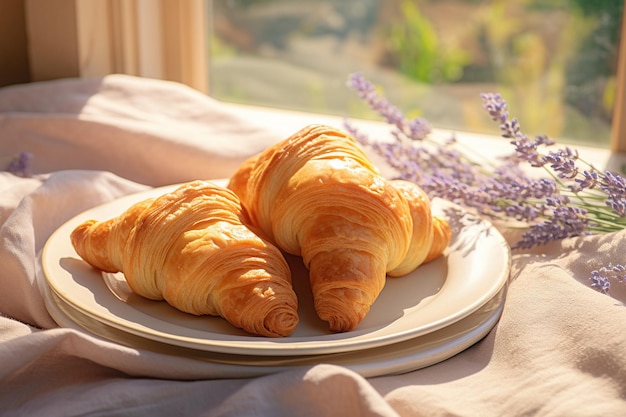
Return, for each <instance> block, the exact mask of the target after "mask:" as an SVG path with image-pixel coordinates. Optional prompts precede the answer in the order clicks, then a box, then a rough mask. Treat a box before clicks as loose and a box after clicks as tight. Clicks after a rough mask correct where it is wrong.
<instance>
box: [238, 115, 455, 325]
mask: <svg viewBox="0 0 626 417" xmlns="http://www.w3.org/2000/svg"><path fill="white" fill-rule="evenodd" d="M227 187H228V188H230V189H232V190H233V191H234V192H235V193H236V194H237V195H238V196H239V198H240V199H241V202H242V204H243V206H244V207H246V209H247V210H248V212H249V215H250V219H251V221H252V224H254V225H255V226H257V227H258V228H260V229H261V230H262V233H263V235H264V236H265V238H267V239H269V240H270V241H271V242H273V243H275V244H276V245H277V246H278V247H279V248H281V249H283V250H284V251H285V252H288V253H290V254H293V255H297V256H302V259H303V261H304V264H305V266H306V267H307V268H308V269H309V280H310V284H311V290H312V293H313V300H314V306H315V310H316V312H317V315H318V316H319V317H320V318H321V319H322V320H324V321H327V322H328V323H329V327H330V330H331V331H334V332H343V331H348V330H351V329H354V327H355V326H357V325H358V324H359V323H360V322H361V320H362V319H363V317H364V316H365V315H366V314H367V313H368V311H369V310H370V307H371V305H372V304H373V303H374V301H375V300H376V298H377V297H378V295H379V294H380V292H381V290H382V288H383V287H384V285H385V282H386V276H387V274H389V275H391V276H400V275H405V274H407V273H409V272H411V271H412V270H414V269H415V268H417V267H418V266H419V265H420V264H422V263H424V262H427V261H429V260H432V259H434V258H436V257H438V256H439V255H441V254H442V252H443V251H444V249H445V248H446V247H447V246H448V243H449V241H450V237H451V232H450V228H449V226H448V224H447V223H446V221H445V220H442V219H439V218H437V217H433V216H432V214H431V210H430V200H429V199H428V197H427V196H426V194H425V193H424V192H423V191H422V190H421V189H420V188H419V187H418V186H417V185H415V184H413V183H409V182H405V181H388V180H386V179H385V178H383V177H382V176H381V174H380V173H379V171H378V170H377V169H376V168H375V167H374V166H373V165H372V163H371V161H370V160H369V159H368V158H367V156H366V155H365V153H364V152H363V151H362V149H361V148H360V147H359V146H358V144H357V143H356V141H355V140H354V139H353V138H351V137H350V136H348V135H346V134H345V133H343V132H341V131H339V130H336V129H333V128H331V127H327V126H320V125H315V126H309V127H306V128H304V129H302V130H301V131H299V132H297V133H296V134H294V135H293V136H291V137H289V138H288V139H286V140H284V141H282V142H280V143H277V144H276V145H274V146H272V147H270V148H268V149H266V150H265V151H263V152H262V153H260V154H258V155H256V156H253V157H252V158H250V159H248V160H247V161H245V162H244V163H243V164H242V165H241V166H240V168H239V169H238V170H237V171H236V172H235V173H234V175H233V176H232V177H231V178H230V180H229V183H228V186H227Z"/></svg>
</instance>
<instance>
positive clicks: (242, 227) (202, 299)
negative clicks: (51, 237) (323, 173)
mask: <svg viewBox="0 0 626 417" xmlns="http://www.w3.org/2000/svg"><path fill="white" fill-rule="evenodd" d="M248 223H249V221H248V219H247V215H246V213H245V211H244V210H243V209H242V207H241V204H240V201H239V199H238V197H237V196H236V195H235V194H234V193H233V192H231V191H230V190H227V189H226V188H224V187H220V186H218V185H215V184H213V183H211V182H206V181H194V182H190V183H187V184H184V185H182V186H180V187H179V188H177V189H176V190H175V191H173V192H171V193H167V194H164V195H162V196H160V197H159V198H156V199H149V200H145V201H142V202H139V203H137V204H135V205H133V206H132V207H130V208H129V209H128V210H127V211H125V212H124V213H123V214H121V215H120V216H118V217H115V218H113V219H110V220H106V221H95V220H90V221H86V222H84V223H83V224H81V225H79V226H78V227H77V228H76V229H75V230H74V231H73V233H72V234H71V241H72V244H73V246H74V248H75V249H76V252H77V253H78V254H79V256H80V257H81V258H83V259H84V260H85V261H86V262H88V263H89V264H91V265H92V266H93V267H95V268H98V269H101V270H103V271H108V272H118V271H121V272H123V273H124V276H125V278H126V281H127V282H128V285H129V286H130V288H131V289H132V290H133V291H134V292H135V293H137V294H139V295H141V296H144V297H146V298H150V299H154V300H161V299H164V300H166V301H167V302H168V303H169V304H170V305H172V306H173V307H175V308H177V309H179V310H181V311H184V312H187V313H191V314H196V315H218V316H221V317H224V318H225V319H226V320H228V321H229V322H230V323H231V324H233V325H234V326H236V327H239V328H242V329H244V330H246V331H247V332H250V333H253V334H257V335H262V336H269V337H277V336H286V335H289V334H291V333H292V332H293V331H294V330H295V328H296V326H297V324H298V313H297V307H298V303H297V297H296V294H295V292H294V291H293V288H292V285H291V272H290V270H289V267H288V265H287V262H286V261H285V259H284V257H283V255H282V253H281V252H280V250H279V249H277V248H276V247H275V246H274V245H272V244H271V243H269V242H267V241H265V240H263V239H261V238H260V237H259V236H258V235H257V234H255V233H254V232H253V231H251V230H250V229H249V228H248V227H247V226H246V224H248Z"/></svg>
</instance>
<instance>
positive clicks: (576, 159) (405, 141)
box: [345, 73, 626, 248]
mask: <svg viewBox="0 0 626 417" xmlns="http://www.w3.org/2000/svg"><path fill="white" fill-rule="evenodd" d="M348 85H349V86H350V87H351V88H353V89H355V90H356V91H357V92H358V94H359V96H360V97H361V98H362V99H364V101H365V102H366V103H367V104H368V105H369V106H370V107H371V108H372V109H373V110H375V111H377V112H378V113H379V114H381V115H382V116H383V118H384V119H385V120H386V121H387V123H389V124H391V125H392V126H393V130H392V132H391V133H392V138H393V140H392V141H373V140H370V139H369V138H368V137H367V136H366V135H364V134H363V133H362V132H360V131H358V129H357V128H356V127H355V126H354V125H353V124H352V123H350V122H349V121H346V123H345V126H346V129H347V130H348V131H349V133H351V134H352V135H353V137H355V139H357V140H358V141H359V142H360V143H361V144H363V145H364V146H366V147H370V148H371V149H372V150H373V151H374V152H376V153H378V154H379V155H380V156H382V157H383V158H384V160H385V161H386V162H387V163H388V164H389V165H390V166H391V167H392V168H394V169H395V171H396V172H397V177H398V178H401V179H405V180H409V181H414V182H416V183H417V184H418V185H420V186H421V187H422V188H423V189H424V190H425V191H426V192H427V193H428V194H429V195H431V196H439V197H442V198H445V199H448V200H451V201H453V202H456V203H458V204H460V205H463V206H465V207H468V208H471V209H474V210H476V211H477V212H479V213H480V214H482V215H485V216H488V217H490V218H493V219H497V220H501V221H503V222H507V223H508V224H509V225H514V227H521V228H523V229H525V231H524V233H523V234H522V237H521V239H520V241H519V242H517V244H516V245H515V246H514V248H531V247H533V246H537V245H542V244H545V243H548V242H550V241H553V240H559V239H563V238H566V237H570V236H578V235H582V234H588V233H599V232H609V231H616V230H620V229H622V228H624V227H625V226H626V216H625V214H626V181H625V180H624V178H623V177H621V176H619V175H617V174H613V173H609V172H600V171H598V170H597V169H595V168H594V167H593V166H591V165H590V164H588V163H586V162H585V161H584V160H582V159H581V158H580V156H579V154H578V152H577V151H575V150H572V149H569V148H562V149H556V150H553V151H548V152H546V151H545V149H546V148H548V147H550V146H552V145H554V142H553V141H552V140H551V139H550V138H549V137H547V136H545V135H539V136H536V137H534V138H532V139H531V138H530V137H528V136H527V135H526V134H524V133H523V131H522V129H521V125H520V123H519V121H518V120H517V119H515V118H511V117H510V116H509V113H508V107H507V104H506V102H505V100H504V99H503V98H502V96H500V95H499V94H494V93H488V94H483V95H482V96H481V97H482V100H483V107H484V109H485V110H486V111H487V112H488V113H489V115H490V116H491V118H492V119H493V120H494V121H495V122H497V123H498V124H499V127H500V131H501V134H502V136H503V137H505V138H507V139H509V140H510V142H511V144H512V145H513V146H514V152H513V153H512V154H511V155H508V156H506V157H503V158H502V159H500V160H498V161H484V160H480V159H479V157H477V156H476V155H474V154H472V152H471V151H468V150H467V149H464V148H462V146H461V144H460V143H458V142H457V141H456V139H455V138H454V137H451V138H446V139H444V140H443V141H442V140H437V139H434V138H432V137H431V136H432V135H431V134H432V132H431V130H430V126H429V125H428V124H427V122H426V121H425V120H424V119H421V118H420V119H412V120H409V119H407V118H406V117H405V116H404V115H403V114H402V112H401V111H400V110H399V109H398V108H397V107H395V106H393V105H392V104H390V103H389V101H388V100H387V99H385V98H384V97H382V96H381V95H379V94H378V92H377V91H376V88H375V87H374V86H373V85H372V84H371V83H370V82H369V81H367V80H366V79H365V78H364V77H363V76H362V75H361V74H360V73H356V74H352V75H351V76H350V77H349V79H348ZM410 126H421V127H419V128H417V127H413V128H409V127H410ZM414 132H419V133H418V134H416V133H414ZM525 164H527V165H528V166H530V167H532V168H540V169H543V172H544V173H545V174H547V175H545V176H538V177H536V176H529V175H528V173H527V172H528V170H527V169H524V165H525Z"/></svg>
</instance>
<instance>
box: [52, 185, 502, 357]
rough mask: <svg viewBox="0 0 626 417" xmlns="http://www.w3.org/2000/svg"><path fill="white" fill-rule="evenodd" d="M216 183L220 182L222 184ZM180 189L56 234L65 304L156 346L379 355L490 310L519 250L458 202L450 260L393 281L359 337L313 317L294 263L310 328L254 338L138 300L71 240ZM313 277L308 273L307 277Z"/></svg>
mask: <svg viewBox="0 0 626 417" xmlns="http://www.w3.org/2000/svg"><path fill="white" fill-rule="evenodd" d="M216 183H220V182H219V181H216ZM175 187H176V186H169V187H163V188H157V189H153V190H150V191H146V192H142V193H139V194H135V195H131V196H127V197H124V198H121V199H119V200H115V201H113V202H110V203H107V204H104V205H102V206H98V207H95V208H92V209H90V210H87V211H86V212H84V213H82V214H80V215H78V216H76V217H75V218H73V219H71V220H70V221H68V222H67V223H65V224H64V225H63V226H61V227H60V228H59V229H58V230H57V231H55V232H54V233H53V235H52V236H51V237H50V239H49V240H48V242H47V243H46V246H45V248H44V251H43V255H42V264H43V270H44V273H45V276H46V280H47V282H48V285H49V286H50V289H51V290H52V291H53V292H54V294H55V295H56V296H58V297H59V298H60V299H61V300H63V302H64V303H66V304H67V305H69V306H71V307H72V308H73V309H75V310H77V311H80V312H81V313H82V314H84V315H86V316H88V317H90V318H92V319H94V320H97V321H100V322H102V323H103V324H106V325H107V326H110V327H113V328H116V329H119V330H122V331H124V332H127V333H130V334H134V335H136V336H140V337H143V338H147V339H151V340H154V341H158V342H162V343H167V344H171V345H176V346H179V347H185V348H190V349H196V350H205V351H211V352H221V353H230V354H239V355H260V356H294V355H298V356H300V355H319V354H329V353H337V352H347V351H356V350H362V349H371V348H375V347H379V346H384V345H389V344H392V343H398V342H401V341H404V340H409V339H413V338H416V337H418V336H422V335H425V334H427V333H430V332H434V331H436V330H439V329H442V328H444V327H446V326H450V325H452V324H453V323H456V322H458V321H460V320H462V319H463V318H465V317H467V316H469V315H470V314H472V313H474V312H475V311H477V310H478V309H479V308H481V307H482V306H484V305H485V304H486V303H487V302H488V301H490V300H491V299H492V298H493V297H495V296H496V295H497V294H498V293H500V291H501V290H502V288H503V287H504V286H505V284H506V282H507V279H508V276H509V268H510V251H509V247H508V245H507V244H506V241H505V240H504V238H503V237H502V236H501V235H500V234H499V233H498V231H497V230H496V229H495V228H493V226H492V225H491V224H490V223H488V222H485V221H483V220H480V219H478V218H476V217H474V216H472V215H470V214H469V213H467V212H465V211H463V210H461V209H460V208H459V207H458V206H456V205H453V204H451V203H449V202H446V201H443V200H439V199H435V200H434V201H433V212H435V213H436V214H439V215H442V216H444V217H446V218H447V219H448V221H449V222H450V224H451V225H452V228H453V232H454V236H453V240H452V242H451V244H450V246H449V247H448V248H447V250H446V252H445V253H444V256H442V257H440V258H439V259H437V260H435V261H433V262H431V263H429V264H426V265H423V266H421V267H419V268H418V269H417V270H415V271H414V272H412V273H410V274H408V275H406V276H404V277H400V278H390V279H388V280H387V284H386V286H385V288H384V289H383V291H382V293H381V294H380V296H379V298H378V299H377V301H376V302H375V303H374V305H373V306H372V309H371V310H370V312H369V314H368V315H367V316H366V317H365V319H364V320H363V321H362V322H361V323H360V324H359V326H358V327H357V328H356V329H355V330H353V331H350V332H345V333H339V334H331V333H329V332H328V331H327V327H326V324H325V323H324V322H322V321H321V320H319V319H318V318H317V316H316V314H315V312H314V310H313V307H312V300H311V295H310V291H309V288H308V286H307V285H306V281H307V279H306V274H307V271H306V269H305V268H304V267H303V266H302V264H301V261H300V260H299V258H295V257H289V258H288V261H289V263H290V265H291V267H292V273H293V274H294V276H295V277H301V278H305V279H298V278H294V282H295V283H298V282H300V283H304V284H300V285H295V290H296V292H297V293H298V298H299V314H300V323H299V325H298V327H297V329H296V331H295V332H294V333H293V334H292V335H291V336H289V337H285V338H263V337H257V336H250V335H248V334H246V333H245V332H243V331H241V330H239V329H236V328H234V327H232V326H230V325H229V324H228V323H227V322H226V321H225V320H223V319H221V318H218V317H195V316H192V315H189V314H185V313H182V312H180V311H178V310H176V309H174V308H173V307H171V306H169V305H168V304H167V303H165V302H157V301H150V300H147V299H144V298H142V297H140V296H137V295H135V294H133V293H132V292H131V291H130V290H129V289H128V286H127V285H126V283H125V281H124V279H123V275H122V274H103V273H101V272H99V271H97V270H95V269H93V268H91V267H89V265H87V264H86V263H85V262H84V261H82V260H81V259H80V257H79V256H78V255H77V254H76V252H75V251H74V249H73V247H72V245H71V242H70V238H69V236H70V233H71V232H72V230H73V229H74V228H75V227H76V226H77V225H78V224H79V223H81V222H82V221H84V220H87V219H98V220H105V219H108V218H111V217H113V216H117V215H119V214H120V213H121V212H122V211H124V210H125V209H126V208H128V207H129V206H130V205H131V204H133V203H135V202H138V201H140V200H142V199H145V198H148V197H153V196H158V195H161V194H163V193H165V192H168V191H171V190H173V189H174V188H175ZM303 275H304V276H303Z"/></svg>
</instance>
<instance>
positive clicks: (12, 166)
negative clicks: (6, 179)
mask: <svg viewBox="0 0 626 417" xmlns="http://www.w3.org/2000/svg"><path fill="white" fill-rule="evenodd" d="M32 161H33V154H32V153H30V152H21V153H20V154H19V155H17V156H15V157H13V158H12V159H11V161H10V162H9V165H8V166H7V168H6V171H8V172H10V173H12V174H14V175H17V176H19V177H30V176H31V175H32Z"/></svg>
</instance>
